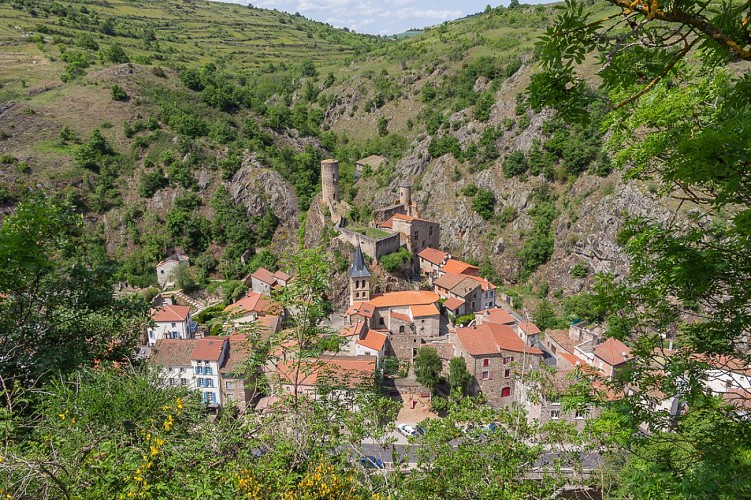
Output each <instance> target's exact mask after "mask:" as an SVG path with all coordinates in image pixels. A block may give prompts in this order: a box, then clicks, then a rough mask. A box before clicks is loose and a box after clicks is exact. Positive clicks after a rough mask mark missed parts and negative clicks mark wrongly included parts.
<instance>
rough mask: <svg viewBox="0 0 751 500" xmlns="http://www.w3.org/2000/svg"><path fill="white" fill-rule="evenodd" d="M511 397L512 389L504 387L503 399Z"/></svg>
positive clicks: (502, 390) (502, 391)
mask: <svg viewBox="0 0 751 500" xmlns="http://www.w3.org/2000/svg"><path fill="white" fill-rule="evenodd" d="M509 396H511V387H504V388H503V389H501V397H502V398H507V397H509Z"/></svg>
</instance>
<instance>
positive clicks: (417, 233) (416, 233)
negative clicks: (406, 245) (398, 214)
mask: <svg viewBox="0 0 751 500" xmlns="http://www.w3.org/2000/svg"><path fill="white" fill-rule="evenodd" d="M419 234H420V233H419V232H417V231H415V241H417V239H418V235H419Z"/></svg>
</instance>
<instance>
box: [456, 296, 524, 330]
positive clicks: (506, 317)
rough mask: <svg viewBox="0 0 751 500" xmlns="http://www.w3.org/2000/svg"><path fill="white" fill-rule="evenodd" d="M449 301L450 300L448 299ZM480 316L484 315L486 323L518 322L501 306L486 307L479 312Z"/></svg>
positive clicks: (503, 323)
mask: <svg viewBox="0 0 751 500" xmlns="http://www.w3.org/2000/svg"><path fill="white" fill-rule="evenodd" d="M447 302H448V301H447ZM477 315H478V316H482V319H483V322H484V323H497V324H499V325H513V324H514V323H516V320H515V319H514V317H513V316H511V314H510V313H509V312H508V311H506V310H505V309H502V308H500V307H494V308H493V309H486V310H484V311H481V312H478V313H477Z"/></svg>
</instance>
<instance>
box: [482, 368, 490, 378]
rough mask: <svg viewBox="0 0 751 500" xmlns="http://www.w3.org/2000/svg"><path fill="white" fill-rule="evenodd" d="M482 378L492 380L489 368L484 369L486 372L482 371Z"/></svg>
mask: <svg viewBox="0 0 751 500" xmlns="http://www.w3.org/2000/svg"><path fill="white" fill-rule="evenodd" d="M482 379H483V380H490V372H489V371H487V370H486V371H484V372H482Z"/></svg>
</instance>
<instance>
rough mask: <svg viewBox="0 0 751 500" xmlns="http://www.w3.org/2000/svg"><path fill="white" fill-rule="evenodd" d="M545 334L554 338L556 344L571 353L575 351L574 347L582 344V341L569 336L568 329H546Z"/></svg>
mask: <svg viewBox="0 0 751 500" xmlns="http://www.w3.org/2000/svg"><path fill="white" fill-rule="evenodd" d="M545 336H546V337H547V338H549V339H552V340H554V341H555V343H556V344H558V345H559V346H561V347H562V348H563V349H565V350H567V351H568V352H569V353H573V352H574V348H575V347H576V346H577V345H579V344H581V341H579V340H574V339H572V338H571V337H569V336H568V330H546V331H545Z"/></svg>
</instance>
